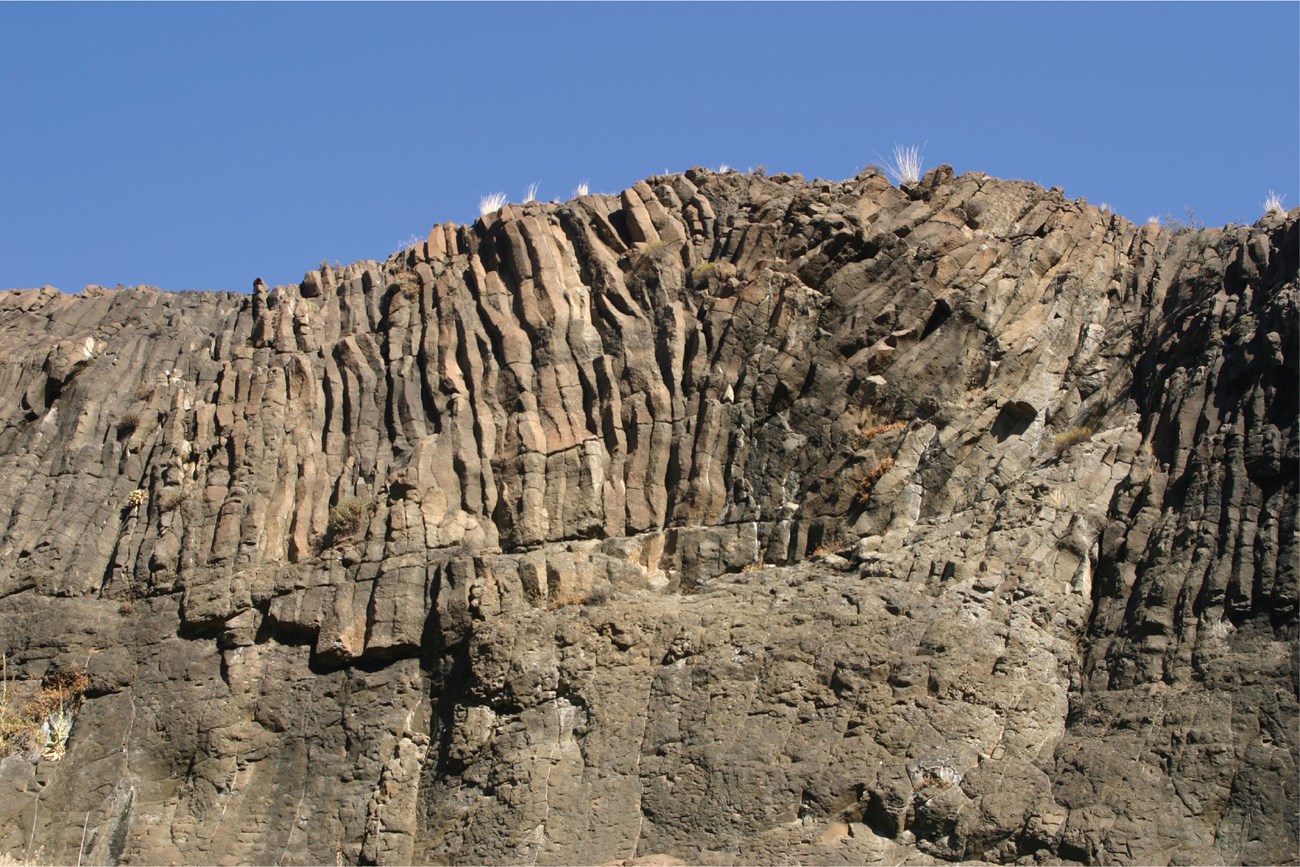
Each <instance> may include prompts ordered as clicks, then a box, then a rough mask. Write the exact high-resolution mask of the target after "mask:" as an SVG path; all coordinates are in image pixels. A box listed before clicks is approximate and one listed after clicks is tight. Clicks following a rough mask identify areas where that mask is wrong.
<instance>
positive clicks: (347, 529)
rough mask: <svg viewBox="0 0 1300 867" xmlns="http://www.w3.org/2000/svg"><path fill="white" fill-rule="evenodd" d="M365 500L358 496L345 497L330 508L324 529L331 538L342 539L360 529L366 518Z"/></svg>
mask: <svg viewBox="0 0 1300 867" xmlns="http://www.w3.org/2000/svg"><path fill="white" fill-rule="evenodd" d="M366 512H367V509H366V501H365V500H363V499H361V498H360V497H347V498H346V499H343V500H340V501H339V503H338V505H336V506H335V507H334V508H332V509H330V516H329V523H328V524H327V525H326V529H327V530H328V531H329V535H330V538H331V539H343V538H346V537H348V536H351V535H352V534H353V533H355V532H356V531H357V530H360V529H361V523H362V521H364V520H365V518H366Z"/></svg>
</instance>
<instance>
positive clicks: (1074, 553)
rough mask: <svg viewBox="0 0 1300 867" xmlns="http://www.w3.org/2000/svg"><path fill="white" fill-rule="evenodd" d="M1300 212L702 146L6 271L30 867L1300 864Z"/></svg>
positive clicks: (6, 622)
mask: <svg viewBox="0 0 1300 867" xmlns="http://www.w3.org/2000/svg"><path fill="white" fill-rule="evenodd" d="M1298 233H1300V227H1298V224H1297V217H1296V213H1295V212H1293V213H1292V214H1290V215H1271V216H1268V217H1266V218H1264V219H1262V220H1261V221H1260V222H1259V223H1257V224H1255V225H1254V226H1249V227H1228V228H1224V229H1215V230H1205V231H1200V232H1188V233H1181V234H1176V233H1174V232H1171V231H1167V230H1164V229H1161V228H1159V227H1157V226H1141V227H1139V226H1135V225H1132V224H1130V223H1128V222H1127V221H1125V220H1123V219H1121V218H1118V217H1113V216H1111V215H1109V214H1108V213H1103V212H1102V211H1099V210H1098V209H1097V208H1094V207H1090V206H1088V205H1086V204H1085V203H1083V202H1078V201H1072V200H1069V199H1066V198H1064V197H1063V196H1062V195H1061V194H1060V192H1059V191H1051V192H1048V191H1044V190H1042V189H1041V188H1039V187H1036V186H1034V185H1032V184H1027V183H1021V182H1007V181H999V180H995V179H992V178H988V177H985V176H983V175H978V174H970V175H962V176H954V175H953V173H952V171H951V169H948V168H947V167H944V168H942V169H939V170H935V171H933V172H931V173H930V174H928V175H927V176H926V177H925V178H924V179H922V181H920V182H919V183H918V184H914V185H910V186H909V187H908V189H907V191H906V192H904V191H900V190H899V189H897V188H895V187H892V186H890V185H889V183H888V182H887V181H886V180H885V179H884V178H883V177H881V176H879V175H876V174H874V173H871V172H868V173H865V174H863V175H861V176H859V177H856V178H852V179H850V180H848V181H844V182H840V183H834V182H826V181H820V180H818V181H812V182H805V181H804V180H803V179H802V178H800V177H798V176H785V175H781V176H776V177H772V178H764V177H760V176H756V175H746V174H741V173H738V172H730V173H726V174H715V173H712V172H709V171H706V170H703V169H693V170H692V171H690V172H688V173H686V174H685V175H672V176H666V177H658V178H652V179H649V180H647V181H644V182H641V183H638V184H637V185H636V186H634V187H632V188H631V189H629V190H627V191H625V192H624V193H623V194H622V195H621V196H618V197H608V196H584V197H582V198H580V199H576V200H574V201H571V202H568V203H565V204H561V205H543V204H538V203H529V204H526V205H507V206H505V207H503V208H502V209H501V210H500V211H498V212H497V213H495V214H492V215H488V216H486V217H485V218H484V219H483V220H481V221H479V222H477V223H475V224H474V225H473V226H453V225H442V226H438V227H437V228H435V229H434V230H433V231H432V232H431V233H430V235H429V238H428V241H427V242H426V243H421V244H418V245H417V246H415V247H413V248H410V249H408V250H404V251H402V252H401V253H399V254H396V255H394V256H392V257H390V258H389V259H388V260H387V261H385V262H360V263H357V264H354V265H350V266H348V267H346V268H343V269H331V268H328V267H325V268H322V269H321V270H320V271H313V272H311V273H310V274H308V275H307V276H306V277H305V278H304V280H303V282H302V284H301V285H300V286H287V287H284V286H282V287H276V288H274V289H268V288H267V287H266V286H265V285H264V284H262V285H260V286H258V287H257V291H255V292H254V293H253V294H252V295H249V296H241V295H218V294H188V293H187V294H169V293H165V292H162V291H159V290H156V289H152V288H149V287H139V288H134V289H119V290H106V289H98V288H97V289H96V290H95V291H87V292H86V293H84V294H83V295H80V296H71V295H63V294H60V293H59V292H57V291H55V290H52V289H50V288H48V287H47V288H45V289H40V290H24V291H13V292H6V293H0V650H3V652H4V654H5V657H6V662H7V673H8V677H9V679H10V683H9V685H8V686H7V689H8V690H9V692H8V693H7V694H8V695H9V696H11V697H10V698H9V699H8V700H9V701H10V702H11V703H18V702H21V700H22V697H23V696H25V695H27V694H29V693H30V692H31V691H33V690H34V689H35V688H36V687H37V685H38V684H39V683H40V681H41V678H42V677H43V676H46V675H48V674H50V673H51V672H58V671H68V670H72V669H74V668H80V669H84V670H85V672H86V673H87V674H88V675H89V681H88V682H89V683H90V687H89V689H88V691H87V693H86V698H85V700H84V702H83V703H82V704H81V705H80V707H79V708H78V709H77V711H76V716H75V721H74V725H73V728H72V730H71V734H70V736H69V738H68V740H67V744H66V753H65V754H64V755H63V757H62V758H61V759H60V760H59V761H57V762H55V761H42V760H41V759H39V757H38V756H35V755H32V754H29V753H27V752H24V751H23V750H21V749H19V750H17V751H11V754H10V755H9V756H8V757H7V758H4V759H2V760H0V853H9V855H10V856H11V857H15V858H24V857H26V856H27V854H28V853H32V852H38V851H39V852H42V853H43V857H44V858H46V859H49V860H52V861H54V862H57V863H75V862H79V863H85V864H91V863H101V862H104V863H164V862H176V863H226V862H229V863H236V862H238V863H278V864H291V863H311V864H319V863H335V862H336V861H338V862H339V863H344V862H346V863H354V862H360V863H518V862H522V861H528V862H532V863H546V864H573V863H605V862H614V861H619V862H621V863H628V864H632V863H672V862H673V861H674V860H678V861H685V862H690V863H701V864H709V863H717V864H721V863H728V864H730V863H737V862H741V863H778V862H781V863H793V862H801V863H826V864H831V863H875V862H878V861H884V860H889V861H890V862H891V863H899V862H901V861H903V860H904V859H910V863H920V862H924V861H926V860H934V859H940V860H961V861H976V860H983V861H991V862H1000V863H1013V862H1014V863H1065V862H1090V863H1091V862H1096V863H1101V862H1111V863H1140V864H1164V863H1220V862H1229V863H1257V864H1264V863H1294V862H1295V861H1296V859H1297V842H1298V836H1300V834H1298V832H1297V820H1296V814H1295V810H1294V809H1292V808H1293V806H1294V804H1295V803H1296V799H1297V796H1298V795H1300V791H1298V788H1300V786H1298V784H1297V773H1296V767H1297V744H1296V732H1297V668H1296V604H1297V527H1296V514H1297V487H1298V484H1297V478H1298V475H1300V473H1298V470H1300V462H1298V460H1297V457H1298V455H1297V437H1296V433H1297V430H1296V428H1297V418H1298V416H1300V406H1298V404H1297V396H1298V394H1300V392H1298V389H1297V385H1298V380H1297V356H1298V354H1300V334H1298V333H1297V309H1296V301H1297V268H1298V267H1300V253H1298V252H1297V247H1298V243H1300V242H1298V239H1300V234H1298ZM651 856H654V857H651Z"/></svg>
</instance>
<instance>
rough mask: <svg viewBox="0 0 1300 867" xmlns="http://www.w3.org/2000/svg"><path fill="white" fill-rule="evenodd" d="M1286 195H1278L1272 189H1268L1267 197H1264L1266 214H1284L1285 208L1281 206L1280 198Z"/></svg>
mask: <svg viewBox="0 0 1300 867" xmlns="http://www.w3.org/2000/svg"><path fill="white" fill-rule="evenodd" d="M1285 198H1286V196H1279V195H1278V194H1277V193H1275V192H1273V191H1272V190H1269V191H1268V197H1267V198H1265V199H1264V213H1266V214H1284V213H1286V208H1284V207H1282V200H1283V199H1285Z"/></svg>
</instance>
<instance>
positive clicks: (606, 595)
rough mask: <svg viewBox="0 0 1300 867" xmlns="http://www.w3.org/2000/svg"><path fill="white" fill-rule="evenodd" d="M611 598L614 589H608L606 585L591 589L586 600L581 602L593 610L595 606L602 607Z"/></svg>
mask: <svg viewBox="0 0 1300 867" xmlns="http://www.w3.org/2000/svg"><path fill="white" fill-rule="evenodd" d="M613 598H614V588H613V587H610V586H609V585H608V584H600V585H597V586H595V587H593V588H591V592H590V593H588V594H587V598H586V599H584V600H582V604H583V605H586V606H587V607H589V608H593V607H595V606H597V605H604V604H605V603H606V602H608V601H609V600H611V599H613Z"/></svg>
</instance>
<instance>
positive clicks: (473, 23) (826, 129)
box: [0, 2, 1300, 291]
mask: <svg viewBox="0 0 1300 867" xmlns="http://www.w3.org/2000/svg"><path fill="white" fill-rule="evenodd" d="M0 125H2V126H0V288H16V287H30V286H39V285H43V284H52V285H55V286H58V287H59V288H61V289H63V290H65V291H79V290H80V289H81V288H82V287H83V286H85V285H86V284H88V283H101V284H105V285H110V286H111V285H115V284H118V283H123V284H127V285H133V284H137V283H149V284H152V285H156V286H161V287H162V288H164V289H172V290H182V289H228V290H237V291H248V290H249V288H250V287H251V285H252V281H253V279H254V278H255V277H258V276H261V277H263V278H264V279H266V280H267V282H268V283H271V284H273V285H275V284H281V283H296V282H297V281H298V280H300V279H301V277H302V275H303V273H304V272H305V271H307V270H309V269H311V268H314V267H316V265H317V264H318V263H319V262H321V261H322V260H328V261H335V260H337V261H340V262H344V263H347V262H351V261H354V260H357V259H366V258H376V259H382V258H384V257H386V256H387V255H388V254H389V253H391V252H392V251H393V250H394V249H396V248H397V247H398V246H400V245H401V243H402V242H403V241H404V240H405V239H407V238H408V237H410V236H411V235H420V236H423V235H424V234H425V233H427V232H428V230H429V228H430V227H431V226H432V225H434V224H436V223H438V222H441V221H443V220H455V221H458V222H469V221H471V220H473V219H475V218H476V217H477V216H478V200H479V197H480V196H482V195H484V194H486V193H490V192H496V191H502V192H505V193H506V194H507V195H508V196H509V197H510V198H511V199H512V200H515V201H518V200H520V199H522V197H523V193H524V190H525V188H526V187H527V186H528V184H529V183H532V182H537V183H538V184H539V185H540V188H539V198H542V199H551V198H568V197H569V196H570V195H571V194H572V191H573V189H574V187H575V186H576V185H577V184H578V182H580V181H584V180H585V181H587V182H589V184H590V187H591V190H592V191H593V192H617V191H619V190H621V189H623V188H625V187H627V186H629V185H630V184H632V183H634V182H635V181H637V180H638V179H640V178H642V177H645V176H648V175H651V174H658V173H661V172H663V171H664V170H669V171H683V170H685V169H687V168H689V167H690V166H693V165H705V166H710V167H717V166H718V165H719V164H721V163H727V164H729V165H731V166H733V167H737V168H741V169H745V168H748V167H751V166H756V165H763V166H766V167H767V168H768V169H769V171H771V172H778V171H784V172H801V173H802V174H804V175H805V176H806V177H809V178H812V177H824V178H832V179H841V178H846V177H849V176H851V175H853V174H855V173H856V172H857V171H859V170H860V169H861V168H862V167H863V166H865V165H866V164H868V163H871V162H878V161H879V158H880V155H888V154H889V153H890V152H891V150H892V148H893V146H894V145H895V144H918V145H919V144H922V143H925V162H926V167H931V166H934V165H937V164H939V163H949V164H951V165H952V166H953V167H954V168H955V169H956V170H957V172H958V173H961V172H967V171H983V172H987V173H988V174H991V175H995V176H998V177H1005V178H1023V179H1027V180H1033V181H1036V182H1038V183H1041V184H1043V185H1044V186H1061V187H1064V189H1065V192H1066V194H1067V195H1070V196H1075V197H1085V198H1087V199H1088V200H1089V201H1091V202H1094V203H1100V202H1107V203H1109V204H1110V205H1112V206H1113V207H1114V209H1115V210H1116V211H1118V212H1119V213H1121V214H1123V215H1125V216H1127V217H1129V218H1130V219H1133V220H1135V221H1139V222H1141V221H1145V220H1146V219H1147V217H1149V216H1151V215H1160V214H1165V213H1173V214H1175V215H1177V216H1180V217H1185V208H1186V207H1190V208H1192V210H1193V212H1194V213H1195V216H1196V218H1197V219H1198V220H1200V221H1201V222H1204V223H1206V224H1208V225H1220V224H1223V223H1226V222H1252V221H1254V220H1255V219H1256V218H1257V217H1258V216H1259V215H1260V213H1261V212H1262V208H1261V204H1260V203H1261V202H1262V201H1263V199H1264V197H1265V195H1266V194H1267V192H1268V191H1269V190H1274V191H1276V192H1278V193H1281V194H1284V195H1285V196H1286V199H1285V201H1284V204H1285V205H1286V206H1287V207H1295V206H1296V205H1297V204H1300V145H1298V142H1300V4H1297V3H1294V2H1288V3H1261V4H1251V3H1236V4H1227V3H1141V4H1139V3H1084V4H1065V3H1045V4H1036V3H1035V4H1030V3H1007V4H984V3H958V4H948V3H900V4H891V3H826V4H786V3H762V4H748V3H717V4H703V3H699V4H697V3H646V4H641V3H635V4H633V3H626V4H615V3H610V4H605V3H579V4H561V3H530V4H509V3H476V4H460V3H436V4H417V3H384V4H380V3H374V4H364V5H362V4H350V3H327V4H318V3H278V4H264V3H222V4H191V3H181V4H170V3H144V4H120V3H93V4H77V5H71V4H62V3H51V4H20V3H0Z"/></svg>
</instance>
